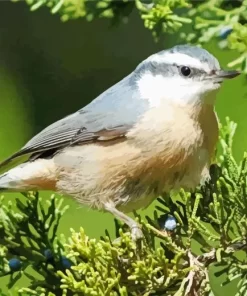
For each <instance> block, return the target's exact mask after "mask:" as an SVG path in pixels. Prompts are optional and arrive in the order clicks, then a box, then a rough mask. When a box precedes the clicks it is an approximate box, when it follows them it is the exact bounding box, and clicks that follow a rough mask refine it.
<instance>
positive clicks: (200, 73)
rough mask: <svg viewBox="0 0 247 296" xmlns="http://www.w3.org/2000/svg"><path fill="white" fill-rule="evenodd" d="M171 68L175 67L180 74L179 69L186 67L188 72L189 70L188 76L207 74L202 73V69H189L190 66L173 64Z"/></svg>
mask: <svg viewBox="0 0 247 296" xmlns="http://www.w3.org/2000/svg"><path fill="white" fill-rule="evenodd" d="M173 66H175V67H177V68H178V69H179V70H180V73H181V69H182V68H183V67H188V68H190V70H191V74H190V76H194V75H195V74H196V75H204V74H207V72H206V71H204V70H202V69H197V68H193V67H190V66H186V65H182V66H181V65H180V66H179V65H177V64H173Z"/></svg>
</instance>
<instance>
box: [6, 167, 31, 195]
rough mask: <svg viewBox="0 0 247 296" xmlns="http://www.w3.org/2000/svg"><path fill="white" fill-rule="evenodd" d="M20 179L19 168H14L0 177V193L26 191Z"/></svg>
mask: <svg viewBox="0 0 247 296" xmlns="http://www.w3.org/2000/svg"><path fill="white" fill-rule="evenodd" d="M26 187H27V186H25V183H23V180H22V177H21V171H20V166H18V167H15V168H13V169H11V170H9V171H7V172H6V173H4V174H2V175H0V191H5V192H7V191H8V192H14V191H22V190H23V191H28V190H29V189H28V188H26Z"/></svg>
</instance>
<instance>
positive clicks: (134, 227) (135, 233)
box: [104, 203, 143, 241]
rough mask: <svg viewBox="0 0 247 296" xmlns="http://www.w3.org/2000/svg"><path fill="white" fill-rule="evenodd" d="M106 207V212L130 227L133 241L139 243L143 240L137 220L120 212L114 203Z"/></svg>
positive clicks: (107, 204)
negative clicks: (138, 241)
mask: <svg viewBox="0 0 247 296" xmlns="http://www.w3.org/2000/svg"><path fill="white" fill-rule="evenodd" d="M104 207H105V210H106V211H108V212H110V213H111V214H113V215H114V216H115V217H116V218H117V219H119V220H120V221H122V222H124V223H125V224H127V225H128V226H129V228H130V231H131V237H132V239H133V241H137V240H139V239H141V238H143V233H142V231H141V228H140V225H139V224H138V223H137V222H136V221H135V220H133V219H132V218H130V217H129V216H127V215H125V214H124V213H123V212H120V211H119V210H117V209H116V207H115V206H114V205H113V204H112V203H106V204H105V205H104Z"/></svg>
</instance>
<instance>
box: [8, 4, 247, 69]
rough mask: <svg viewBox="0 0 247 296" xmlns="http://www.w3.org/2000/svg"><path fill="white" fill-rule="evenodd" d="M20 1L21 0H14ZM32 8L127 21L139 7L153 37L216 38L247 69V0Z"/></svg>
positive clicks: (236, 64)
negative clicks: (233, 52)
mask: <svg viewBox="0 0 247 296" xmlns="http://www.w3.org/2000/svg"><path fill="white" fill-rule="evenodd" d="M13 1H20V0H13ZM25 1H26V3H27V4H28V5H29V6H30V9H31V11H35V10H37V9H39V8H41V7H48V8H49V9H50V11H51V13H52V14H59V15H60V16H61V20H62V21H68V20H72V19H78V18H85V19H86V20H87V21H92V20H94V19H96V18H108V19H111V20H112V22H113V23H114V24H115V23H117V22H121V21H123V22H125V23H126V22H127V21H128V17H129V15H130V14H131V12H132V11H134V10H136V11H138V13H139V15H140V17H141V18H142V20H143V22H144V26H145V27H146V28H147V29H149V30H150V31H151V32H152V34H153V36H154V38H155V39H156V40H158V39H159V38H161V37H162V36H164V34H165V33H168V34H169V33H170V34H171V33H175V32H176V33H178V35H179V37H180V40H179V42H182V41H183V42H187V43H192V44H194V43H196V44H201V45H203V44H204V43H207V42H209V41H210V40H212V39H214V40H217V43H218V45H219V46H220V47H221V48H230V49H235V50H237V51H238V53H239V55H238V58H237V59H235V60H233V61H231V62H230V63H229V64H228V66H229V67H235V68H236V67H238V68H239V69H241V70H242V71H243V72H245V73H247V0H232V1H231V0H201V1H198V0H99V1H98V0H97V1H95V0H25Z"/></svg>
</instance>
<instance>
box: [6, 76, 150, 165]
mask: <svg viewBox="0 0 247 296" xmlns="http://www.w3.org/2000/svg"><path fill="white" fill-rule="evenodd" d="M133 75H134V74H133V73H132V74H130V75H129V76H127V77H126V78H124V79H123V80H121V81H120V82H118V83H117V84H115V85H114V86H112V87H111V88H110V89H108V90H107V91H105V92H104V93H102V94H101V95H100V96H99V97H97V98H96V99H95V100H94V101H92V102H91V103H90V104H89V105H87V106H86V107H84V108H83V109H81V110H79V111H77V112H76V113H74V114H71V115H69V116H67V117H65V118H63V119H61V120H59V121H57V122H55V123H53V124H51V125H50V126H48V127H47V128H45V129H44V130H43V131H41V132H40V133H39V134H37V135H36V136H34V137H33V138H32V139H31V140H30V141H29V142H28V143H27V144H26V145H25V146H24V147H23V148H22V149H21V150H20V151H18V152H17V153H15V154H14V155H12V156H11V157H10V158H8V159H7V160H6V161H4V162H3V163H2V164H0V167H1V166H2V165H4V164H6V163H8V162H9V161H11V160H12V159H15V158H17V157H20V156H22V155H26V154H31V155H32V153H36V152H41V151H47V150H50V149H54V148H57V149H62V148H64V147H65V146H68V145H74V144H83V143H87V142H89V141H97V139H99V138H100V137H101V139H100V140H102V138H103V139H106V140H107V139H116V138H118V137H122V136H124V135H125V134H126V133H127V132H128V130H129V129H130V128H131V127H132V126H133V125H134V124H135V123H136V122H137V120H138V118H139V116H141V115H142V114H143V113H144V112H145V111H146V110H147V109H148V106H149V101H148V100H145V99H141V98H140V96H139V92H138V89H137V86H136V83H135V77H133Z"/></svg>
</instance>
